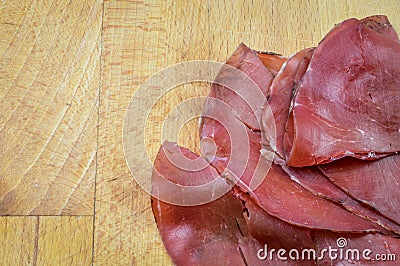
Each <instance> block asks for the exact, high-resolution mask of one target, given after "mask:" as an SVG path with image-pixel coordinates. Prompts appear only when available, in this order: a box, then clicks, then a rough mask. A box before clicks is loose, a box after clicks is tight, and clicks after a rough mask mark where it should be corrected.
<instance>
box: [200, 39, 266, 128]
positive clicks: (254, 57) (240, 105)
mask: <svg viewBox="0 0 400 266" xmlns="http://www.w3.org/2000/svg"><path fill="white" fill-rule="evenodd" d="M273 77H274V76H273V74H272V73H271V72H270V71H269V70H268V69H267V68H266V67H265V65H264V64H263V62H262V61H261V59H260V57H259V56H258V54H257V52H256V51H254V50H252V49H250V48H249V47H247V46H246V45H244V44H243V43H242V44H240V45H239V47H238V48H237V49H236V50H235V52H234V53H233V54H232V55H231V56H230V58H229V59H228V60H227V62H226V64H225V65H224V66H223V67H222V68H221V70H220V72H219V73H218V75H217V77H216V78H215V81H214V83H213V84H212V86H211V91H210V94H209V97H208V99H206V102H205V104H204V110H203V113H202V120H201V124H204V123H207V121H208V118H212V117H213V115H214V114H213V110H215V109H216V108H218V106H217V107H215V105H217V104H218V101H215V100H213V99H218V100H221V101H222V102H224V103H226V104H227V105H229V106H230V107H231V108H232V111H231V112H235V113H236V114H237V118H238V119H239V120H240V121H242V122H243V123H245V124H246V125H247V126H248V127H250V128H252V129H253V130H260V116H261V107H262V105H263V103H264V100H265V99H266V96H267V92H268V88H269V87H270V85H271V82H272V79H273ZM209 99H211V100H209ZM201 127H202V126H201Z"/></svg>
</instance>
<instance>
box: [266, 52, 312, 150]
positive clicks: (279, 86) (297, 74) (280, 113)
mask: <svg viewBox="0 0 400 266" xmlns="http://www.w3.org/2000/svg"><path fill="white" fill-rule="evenodd" d="M312 54H313V49H312V48H306V49H303V50H301V51H299V52H297V53H296V54H294V55H293V56H291V57H290V58H289V59H288V60H287V61H286V63H285V65H284V66H283V67H282V69H281V70H280V71H279V73H278V75H277V76H276V77H275V79H274V80H273V82H272V85H271V88H270V90H269V94H268V104H269V106H270V110H269V109H268V108H265V109H264V110H263V113H262V120H261V121H262V122H261V123H262V124H261V125H262V130H261V132H262V137H263V138H262V143H263V145H264V146H270V147H271V148H272V149H273V150H274V151H275V152H276V153H277V154H278V155H279V156H280V157H282V158H285V152H284V145H283V140H284V133H285V127H286V122H287V119H288V115H289V110H290V104H291V101H292V95H293V93H294V88H295V87H296V85H297V84H298V83H299V81H300V79H301V78H302V76H303V75H304V72H305V71H306V69H307V66H308V64H309V62H310V59H311V56H312ZM274 124H275V126H271V125H274Z"/></svg>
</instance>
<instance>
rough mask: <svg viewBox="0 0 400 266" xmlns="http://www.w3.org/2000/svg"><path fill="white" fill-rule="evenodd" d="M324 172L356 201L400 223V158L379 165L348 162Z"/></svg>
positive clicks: (377, 162)
mask: <svg viewBox="0 0 400 266" xmlns="http://www.w3.org/2000/svg"><path fill="white" fill-rule="evenodd" d="M320 169H321V170H322V172H323V173H324V174H325V175H326V176H327V177H328V178H329V179H330V180H331V181H332V182H333V183H335V184H336V185H337V186H339V187H340V188H342V189H343V190H345V191H346V192H348V193H349V194H350V195H351V196H352V197H354V198H356V199H358V200H360V201H362V202H364V203H366V204H368V205H369V206H371V207H372V208H374V209H376V210H378V211H379V212H380V213H381V214H382V215H384V216H385V217H388V218H390V219H392V220H393V221H395V222H396V223H398V224H399V223H400V208H399V206H400V194H399V190H400V155H398V154H396V155H392V156H388V157H385V158H382V159H380V160H377V161H361V160H357V159H354V158H344V159H341V160H337V161H335V162H332V163H330V164H327V165H323V166H321V167H320Z"/></svg>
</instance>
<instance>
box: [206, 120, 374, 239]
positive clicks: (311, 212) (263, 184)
mask: <svg viewBox="0 0 400 266" xmlns="http://www.w3.org/2000/svg"><path fill="white" fill-rule="evenodd" d="M232 121H235V120H232ZM208 130H210V131H208ZM246 131H247V134H248V137H247V138H248V140H249V141H250V143H249V147H248V153H247V152H243V153H240V152H239V153H236V154H235V155H236V157H233V156H231V155H230V149H231V147H230V142H229V138H230V136H229V134H228V132H227V131H226V130H225V129H224V127H222V126H221V127H206V128H204V129H203V133H207V132H208V134H207V136H212V138H213V140H215V143H216V146H217V150H218V149H220V150H219V151H217V156H216V157H214V158H213V160H212V165H214V166H215V167H216V168H217V169H218V171H219V172H220V173H222V174H221V175H222V177H223V178H225V179H226V180H228V181H229V183H230V184H236V185H237V186H238V187H240V188H241V189H242V190H243V191H245V192H248V193H249V194H250V195H251V197H252V198H253V199H255V201H256V202H257V204H259V205H260V207H261V208H262V209H264V210H265V211H266V212H267V213H269V214H270V215H273V216H276V217H278V218H280V219H282V220H284V221H286V222H288V223H291V224H295V225H299V226H304V227H308V228H318V229H327V230H332V231H347V232H349V231H350V232H353V231H354V232H363V231H370V230H375V231H381V230H382V228H381V227H380V226H378V225H376V224H373V223H372V222H370V221H367V220H364V219H363V218H361V217H358V216H356V215H354V214H352V213H350V212H348V211H347V210H346V209H344V208H343V207H341V206H338V205H336V204H335V203H333V202H330V201H329V200H327V199H324V198H322V197H320V196H317V195H315V194H313V193H311V192H309V191H306V190H305V189H304V188H302V187H301V186H300V185H299V184H296V182H294V181H293V180H291V179H290V178H289V176H288V175H287V174H286V173H285V172H283V170H282V169H281V166H279V165H274V164H273V165H272V168H271V169H270V166H271V161H268V160H265V159H264V158H263V156H262V155H261V153H260V149H261V144H260V141H261V134H260V132H254V131H251V130H249V129H246ZM203 140H206V141H205V142H203V143H202V148H203V149H205V150H212V147H211V146H212V145H211V144H208V141H207V139H206V138H203ZM242 144H243V143H242V142H239V143H236V145H242ZM233 149H234V148H232V150H233ZM235 150H239V151H240V150H241V149H237V148H236V149H235ZM203 153H204V154H207V151H203ZM270 160H272V158H270ZM243 161H244V162H246V165H245V168H242V166H241V167H237V166H238V165H240V162H243ZM228 164H230V165H229V166H228Z"/></svg>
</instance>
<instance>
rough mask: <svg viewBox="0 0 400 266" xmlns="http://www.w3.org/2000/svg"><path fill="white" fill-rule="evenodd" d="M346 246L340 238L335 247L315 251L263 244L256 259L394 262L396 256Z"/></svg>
mask: <svg viewBox="0 0 400 266" xmlns="http://www.w3.org/2000/svg"><path fill="white" fill-rule="evenodd" d="M347 245H348V242H347V239H346V238H343V237H340V238H338V239H337V240H336V247H332V246H331V245H329V246H328V247H326V248H322V249H320V250H315V249H312V248H305V249H301V250H298V249H294V248H292V249H290V250H289V251H288V250H286V249H283V248H281V249H268V245H267V244H265V245H264V247H263V248H261V249H259V250H258V251H257V257H258V259H260V260H270V261H273V260H280V261H287V260H294V261H296V260H312V261H323V260H325V259H328V260H330V261H335V260H339V261H343V260H345V261H353V262H354V261H396V254H393V253H376V254H373V251H372V250H371V249H368V248H365V249H362V250H360V249H357V248H346V246H347Z"/></svg>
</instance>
